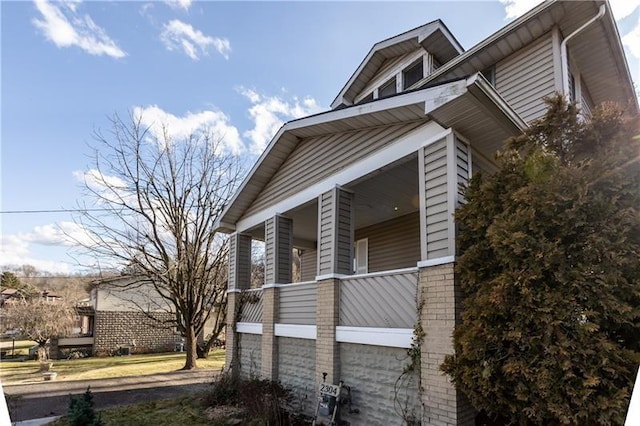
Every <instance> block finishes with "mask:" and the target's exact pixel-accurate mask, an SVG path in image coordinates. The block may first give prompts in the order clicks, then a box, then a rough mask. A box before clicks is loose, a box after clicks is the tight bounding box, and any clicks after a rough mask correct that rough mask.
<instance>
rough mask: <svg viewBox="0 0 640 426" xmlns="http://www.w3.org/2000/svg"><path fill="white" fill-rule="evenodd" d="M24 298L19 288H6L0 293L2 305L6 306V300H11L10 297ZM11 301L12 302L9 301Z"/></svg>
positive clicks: (0, 303) (0, 304)
mask: <svg viewBox="0 0 640 426" xmlns="http://www.w3.org/2000/svg"><path fill="white" fill-rule="evenodd" d="M18 298H20V299H22V298H24V296H23V294H22V292H21V291H20V290H18V289H15V288H5V289H4V290H2V292H1V293H0V306H4V304H5V302H7V301H9V300H10V299H14V300H16V299H18ZM9 303H11V302H9Z"/></svg>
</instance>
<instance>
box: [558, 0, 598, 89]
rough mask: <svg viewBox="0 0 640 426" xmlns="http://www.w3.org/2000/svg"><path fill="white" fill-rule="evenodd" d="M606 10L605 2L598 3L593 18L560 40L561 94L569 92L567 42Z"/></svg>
mask: <svg viewBox="0 0 640 426" xmlns="http://www.w3.org/2000/svg"><path fill="white" fill-rule="evenodd" d="M606 11H607V7H606V4H602V5H600V10H599V11H598V14H597V15H596V16H594V17H593V18H591V19H589V20H588V21H587V22H585V23H584V24H582V26H581V27H580V28H578V29H577V30H575V31H574V32H572V33H571V34H569V35H568V36H567V37H565V39H564V40H562V43H560V67H561V71H562V94H563V95H568V94H569V60H568V58H567V42H568V41H569V40H571V39H572V38H573V37H574V36H575V35H577V34H578V33H580V32H582V31H583V30H584V29H585V28H587V27H588V26H589V25H591V24H593V23H594V22H596V21H597V20H598V19H600V18H602V17H603V16H604V14H605V13H606Z"/></svg>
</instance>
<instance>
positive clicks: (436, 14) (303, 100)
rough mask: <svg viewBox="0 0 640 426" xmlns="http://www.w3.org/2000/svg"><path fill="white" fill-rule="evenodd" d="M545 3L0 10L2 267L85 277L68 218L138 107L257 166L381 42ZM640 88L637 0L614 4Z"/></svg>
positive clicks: (500, 22)
mask: <svg viewBox="0 0 640 426" xmlns="http://www.w3.org/2000/svg"><path fill="white" fill-rule="evenodd" d="M535 3H536V2H535V1H533V2H532V1H526V0H524V1H523V0H502V1H490V2H488V1H485V2H480V1H472V2H459V1H447V2H432V1H426V2H424V1H423V2H410V3H399V2H195V1H194V2H190V1H188V0H181V1H171V2H159V1H158V2H93V1H88V2H80V1H67V2H45V1H38V2H2V3H1V4H0V13H1V27H2V30H1V37H2V40H1V48H2V52H1V55H2V57H1V61H2V62H1V72H2V77H1V84H2V86H1V92H2V98H1V101H2V102H1V127H2V130H1V150H0V177H1V198H0V210H2V211H3V213H2V214H1V215H0V220H1V222H0V234H1V236H0V238H1V240H0V265H7V264H16V265H21V264H31V265H34V266H36V267H37V268H38V269H41V270H47V271H50V272H69V271H74V270H76V268H77V267H76V266H75V265H74V261H73V259H72V258H71V257H69V255H68V250H69V249H70V248H71V247H70V243H69V241H68V239H67V238H66V237H65V236H64V233H63V232H62V231H61V229H64V230H66V232H71V233H78V235H80V234H81V232H82V231H81V229H77V227H76V226H75V225H74V224H73V219H72V215H71V214H70V213H66V212H58V213H6V212H11V211H31V210H57V209H73V208H74V207H76V206H77V203H78V200H81V198H80V197H81V178H82V175H83V172H84V171H85V170H86V169H87V168H88V166H89V163H90V159H89V155H90V152H91V151H90V149H89V146H88V145H89V144H91V142H92V132H93V130H94V129H104V130H107V129H108V128H109V125H108V120H107V117H108V116H110V115H113V114H114V113H119V114H121V115H125V114H127V113H128V112H129V111H134V112H141V113H143V116H144V117H145V118H146V119H148V120H154V121H163V122H167V123H168V124H169V126H170V130H171V131H172V132H174V133H176V134H178V135H179V134H182V133H187V132H189V131H191V130H193V129H194V128H197V127H199V126H205V125H206V126H213V127H214V128H216V129H218V130H219V131H221V132H223V133H224V134H225V136H226V138H225V141H226V143H228V144H230V146H232V147H233V148H234V149H236V150H237V151H238V152H240V153H241V155H242V156H243V157H244V158H245V159H246V160H247V161H248V162H249V163H250V164H251V163H252V162H253V161H254V160H255V159H256V158H257V155H259V153H260V152H261V150H262V149H263V148H264V146H265V145H266V144H267V143H268V141H269V140H270V138H271V136H273V134H275V132H276V131H277V129H278V128H279V127H280V126H281V124H282V123H283V122H286V121H288V120H291V119H293V118H297V117H300V116H304V115H308V114H311V113H315V112H319V111H322V110H326V109H328V107H329V104H330V103H331V101H332V100H333V99H334V97H335V96H336V94H337V93H338V92H339V90H340V89H341V88H342V86H343V85H344V83H345V82H346V81H347V79H348V78H349V77H350V76H351V74H352V72H353V71H354V70H355V68H356V67H357V66H358V64H359V63H360V61H361V60H362V59H363V58H364V56H365V55H366V54H367V52H368V51H369V49H370V48H371V46H372V45H373V44H374V43H376V42H378V41H380V40H383V39H385V38H388V37H391V36H393V35H396V34H399V33H401V32H404V31H407V30H409V29H412V28H414V27H417V26H419V25H422V24H424V23H426V22H429V21H432V20H434V19H438V18H440V19H442V20H443V21H444V22H445V24H446V25H447V26H448V27H449V29H450V30H451V31H452V33H453V34H454V35H455V36H456V37H457V39H458V41H459V42H460V43H461V44H462V45H463V47H464V48H465V49H468V48H470V47H472V46H473V45H475V44H476V43H478V42H480V41H481V40H482V39H484V38H486V37H487V36H489V35H490V34H492V33H493V32H495V31H496V30H498V29H499V28H501V27H502V26H504V25H506V24H507V23H508V22H509V21H510V20H512V19H513V18H514V17H516V16H518V15H519V14H521V13H523V12H525V11H526V10H528V9H530V8H531V7H532V6H533V5H535ZM612 7H613V12H614V16H616V18H617V20H618V28H619V31H620V35H621V37H622V38H623V43H624V45H625V51H626V53H627V60H628V63H629V66H630V69H631V73H632V77H633V78H634V80H635V81H636V82H638V72H639V71H638V62H639V60H640V59H639V58H640V0H617V1H614V2H612Z"/></svg>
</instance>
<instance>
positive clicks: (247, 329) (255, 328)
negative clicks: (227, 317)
mask: <svg viewBox="0 0 640 426" xmlns="http://www.w3.org/2000/svg"><path fill="white" fill-rule="evenodd" d="M236 331H237V332H238V333H245V334H262V323H259V322H238V323H236Z"/></svg>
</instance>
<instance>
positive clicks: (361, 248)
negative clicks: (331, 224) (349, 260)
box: [353, 238, 369, 274]
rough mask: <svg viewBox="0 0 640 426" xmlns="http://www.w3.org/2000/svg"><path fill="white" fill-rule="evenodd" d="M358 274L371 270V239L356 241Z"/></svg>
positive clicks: (355, 268) (355, 261)
mask: <svg viewBox="0 0 640 426" xmlns="http://www.w3.org/2000/svg"><path fill="white" fill-rule="evenodd" d="M354 263H355V265H354V266H355V267H354V268H353V269H354V271H355V273H356V274H366V273H367V272H369V239H368V238H363V239H361V240H358V241H356V255H355V258H354Z"/></svg>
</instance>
